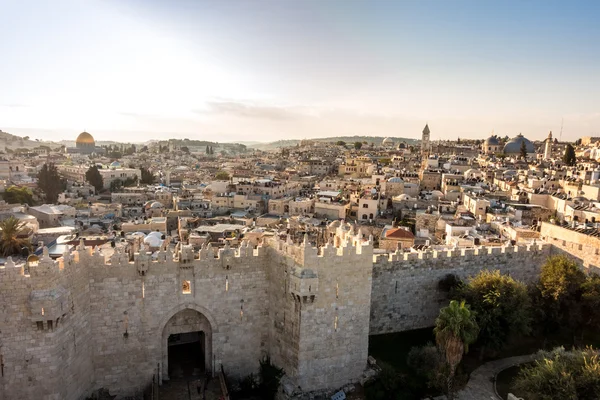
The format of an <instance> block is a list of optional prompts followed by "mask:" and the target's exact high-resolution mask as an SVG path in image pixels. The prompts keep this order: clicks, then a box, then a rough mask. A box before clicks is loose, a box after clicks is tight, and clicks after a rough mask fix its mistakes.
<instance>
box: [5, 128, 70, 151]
mask: <svg viewBox="0 0 600 400" xmlns="http://www.w3.org/2000/svg"><path fill="white" fill-rule="evenodd" d="M60 145H61V144H60V143H55V142H47V141H42V140H31V139H29V136H17V135H13V134H10V133H8V132H4V131H2V130H0V151H6V150H7V149H10V150H16V149H35V148H36V147H40V146H47V147H50V148H51V149H57V148H60Z"/></svg>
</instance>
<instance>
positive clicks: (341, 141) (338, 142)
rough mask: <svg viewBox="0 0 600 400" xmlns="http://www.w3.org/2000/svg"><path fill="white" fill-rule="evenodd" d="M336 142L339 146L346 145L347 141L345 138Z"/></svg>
mask: <svg viewBox="0 0 600 400" xmlns="http://www.w3.org/2000/svg"><path fill="white" fill-rule="evenodd" d="M335 144H336V145H338V146H345V145H346V142H344V141H343V140H338V141H337V142H336V143H335Z"/></svg>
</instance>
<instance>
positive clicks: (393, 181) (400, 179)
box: [388, 176, 404, 183]
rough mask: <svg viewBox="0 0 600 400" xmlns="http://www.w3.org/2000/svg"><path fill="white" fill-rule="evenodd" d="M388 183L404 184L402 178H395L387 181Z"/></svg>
mask: <svg viewBox="0 0 600 400" xmlns="http://www.w3.org/2000/svg"><path fill="white" fill-rule="evenodd" d="M388 182H389V183H404V181H403V180H402V178H398V177H397V176H395V177H393V178H390V179H388Z"/></svg>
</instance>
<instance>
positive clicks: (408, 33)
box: [0, 0, 600, 141]
mask: <svg viewBox="0 0 600 400" xmlns="http://www.w3.org/2000/svg"><path fill="white" fill-rule="evenodd" d="M599 15H600V1H596V0H594V1H567V0H561V1H552V0H540V1H527V0H520V1H507V0H503V1H496V0H473V1H466V0H465V1H461V0H456V1H454V0H441V1H426V0H419V1H417V0H415V1H402V0H387V1H359V0H294V1H292V0H272V1H259V0H240V1H231V0H213V1H202V0H187V1H183V0H162V1H158V0H72V1H68V0H54V1H45V0H38V1H29V0H0V16H1V17H2V18H1V20H2V34H1V35H0V129H2V130H4V131H8V132H11V133H16V134H28V135H30V136H32V137H34V138H44V139H54V140H58V139H73V138H74V137H75V136H76V135H77V134H78V133H79V132H80V131H82V130H84V129H85V130H87V131H89V132H91V133H92V134H93V135H94V136H95V138H96V140H120V141H144V140H148V139H157V138H168V137H181V138H183V137H189V138H196V139H207V140H219V141H236V140H238V141H253V140H256V141H270V140H276V139H280V138H281V139H285V138H305V137H323V136H336V135H378V136H396V137H398V136H403V137H420V132H421V130H422V128H423V126H424V125H425V123H426V122H428V123H429V125H430V127H431V131H432V133H431V134H432V139H434V140H435V139H446V138H456V137H458V136H460V137H471V138H483V137H486V136H488V135H489V134H490V133H491V132H492V130H494V131H495V132H496V133H499V134H501V135H506V134H507V135H509V136H513V135H515V134H517V133H519V132H523V134H525V135H526V136H528V137H529V138H530V139H540V138H542V137H545V136H546V135H547V133H548V131H549V130H552V131H554V134H555V136H558V132H559V131H560V126H561V119H562V118H564V129H563V139H576V138H578V137H580V136H586V135H593V134H595V135H600V97H599V96H600V62H599V61H600V23H599V22H598V16H599Z"/></svg>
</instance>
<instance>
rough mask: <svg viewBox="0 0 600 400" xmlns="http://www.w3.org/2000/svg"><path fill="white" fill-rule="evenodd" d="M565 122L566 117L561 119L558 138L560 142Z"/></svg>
mask: <svg viewBox="0 0 600 400" xmlns="http://www.w3.org/2000/svg"><path fill="white" fill-rule="evenodd" d="M563 122H565V119H564V117H563V118H561V119H560V135H559V136H558V141H559V142H562V129H563Z"/></svg>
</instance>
